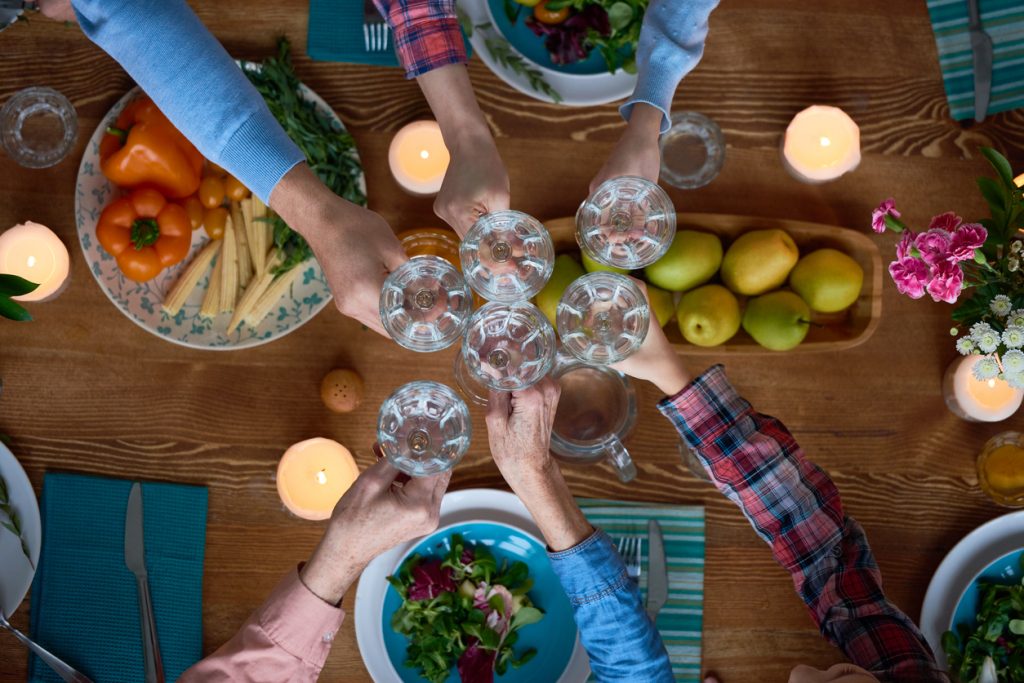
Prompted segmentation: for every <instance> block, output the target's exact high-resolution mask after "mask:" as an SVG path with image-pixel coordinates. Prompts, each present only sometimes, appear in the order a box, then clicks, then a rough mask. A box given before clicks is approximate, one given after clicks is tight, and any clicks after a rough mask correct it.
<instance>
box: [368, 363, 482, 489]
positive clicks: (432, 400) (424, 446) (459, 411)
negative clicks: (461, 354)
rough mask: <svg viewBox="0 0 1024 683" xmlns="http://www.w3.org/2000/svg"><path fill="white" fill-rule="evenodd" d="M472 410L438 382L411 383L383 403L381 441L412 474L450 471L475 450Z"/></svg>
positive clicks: (394, 460) (390, 456) (392, 457)
mask: <svg viewBox="0 0 1024 683" xmlns="http://www.w3.org/2000/svg"><path fill="white" fill-rule="evenodd" d="M471 430H472V424H471V422H470V419H469V408H467V407H466V404H465V402H464V401H463V400H462V399H461V398H459V397H458V396H457V395H456V394H455V392H454V391H452V390H451V389H450V388H449V387H447V386H445V385H444V384H440V383H438V382H427V381H418V382H409V383H408V384H405V385H403V386H401V387H399V388H398V389H397V390H396V391H395V392H394V393H393V394H391V396H389V397H388V398H387V399H386V400H385V401H384V403H383V404H382V405H381V407H380V413H379V415H378V416H377V442H378V443H379V444H380V448H381V451H383V453H384V456H385V457H386V458H387V459H388V462H390V463H391V464H392V465H393V466H394V467H396V468H397V469H399V470H401V471H402V472H405V473H406V474H408V475H409V476H411V477H429V476H431V475H433V474H438V473H440V472H444V471H445V470H450V469H451V468H453V467H455V465H457V464H458V462H459V460H461V459H462V456H463V455H465V453H466V450H467V449H468V448H469V439H470V432H471Z"/></svg>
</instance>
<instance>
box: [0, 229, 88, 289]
mask: <svg viewBox="0 0 1024 683" xmlns="http://www.w3.org/2000/svg"><path fill="white" fill-rule="evenodd" d="M70 267H71V260H70V258H69V257H68V249H67V247H65V246H64V243H63V242H61V241H60V238H59V237H57V235H55V234H54V233H53V231H52V230H50V229H49V228H48V227H46V226H45V225H39V223H32V222H31V221H29V222H28V223H22V224H20V225H15V226H14V227H13V228H11V229H9V230H7V231H6V232H3V233H0V273H3V274H5V275H19V276H21V277H23V278H25V279H26V280H28V281H29V282H34V283H36V284H37V285H39V286H38V287H37V288H36V289H35V290H33V291H31V292H29V293H28V294H23V295H21V296H15V297H11V298H13V299H15V300H17V301H46V300H48V299H54V298H56V297H57V295H59V294H60V293H61V292H62V291H64V285H65V284H66V283H67V281H68V273H69V271H70Z"/></svg>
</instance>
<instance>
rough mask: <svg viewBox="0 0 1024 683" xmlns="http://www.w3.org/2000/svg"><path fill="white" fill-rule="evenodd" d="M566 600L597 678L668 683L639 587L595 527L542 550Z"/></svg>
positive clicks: (668, 668) (669, 672)
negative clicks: (563, 546)
mask: <svg viewBox="0 0 1024 683" xmlns="http://www.w3.org/2000/svg"><path fill="white" fill-rule="evenodd" d="M548 557H549V558H550V560H551V566H552V568H553V569H554V570H555V574H557V575H558V578H559V580H560V581H561V582H562V588H563V589H564V590H565V593H566V595H568V596H569V602H570V603H571V604H572V609H573V614H574V616H575V619H576V626H577V627H578V628H579V631H580V641H581V642H582V643H583V647H584V649H586V651H587V655H589V657H590V668H591V670H592V671H593V672H594V675H595V676H596V677H597V680H599V681H622V682H626V681H635V682H637V683H639V682H641V681H643V682H644V683H662V682H664V683H672V681H674V680H675V678H674V677H673V675H672V664H671V662H669V659H668V653H667V652H666V651H665V645H664V644H663V643H662V642H661V636H660V635H659V634H658V631H657V629H655V628H654V624H652V623H651V620H650V619H649V618H648V617H647V613H646V612H644V609H643V605H642V603H641V601H640V591H639V589H638V588H637V587H636V584H634V583H633V582H632V581H631V580H630V579H629V577H628V576H626V567H625V565H624V564H623V562H622V558H621V557H620V556H619V554H618V552H616V550H615V548H614V547H613V546H612V543H611V541H610V540H609V539H608V536H607V535H605V533H604V532H603V531H601V530H600V529H598V530H597V531H595V532H594V533H593V534H592V535H591V536H590V537H589V538H587V539H586V540H585V541H583V542H582V543H580V544H579V545H577V546H574V547H572V548H569V549H568V550H563V551H561V552H557V553H548Z"/></svg>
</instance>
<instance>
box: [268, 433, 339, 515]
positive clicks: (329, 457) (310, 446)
mask: <svg viewBox="0 0 1024 683" xmlns="http://www.w3.org/2000/svg"><path fill="white" fill-rule="evenodd" d="M358 476H359V468H358V467H357V466H356V463H355V460H354V459H353V458H352V454H351V453H349V451H348V449H347V448H345V447H344V446H342V445H341V444H340V443H338V442H336V441H331V440H330V439H320V438H317V439H309V440H307V441H302V442H300V443H297V444H295V445H294V446H292V447H291V448H289V449H288V450H287V451H285V454H284V456H282V458H281V462H280V463H278V466H277V491H278V494H279V495H280V496H281V501H282V502H283V503H284V505H285V507H287V508H288V509H289V510H290V511H291V512H292V513H294V514H295V515H296V516H298V517H302V518H303V519H314V520H320V519H328V518H329V517H330V516H331V512H332V511H333V510H334V506H335V505H336V504H337V502H338V500H339V499H340V498H341V497H342V496H343V495H344V494H345V492H346V491H347V490H348V489H349V487H350V486H351V485H352V482H354V481H355V480H356V477H358Z"/></svg>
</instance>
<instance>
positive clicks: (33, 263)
mask: <svg viewBox="0 0 1024 683" xmlns="http://www.w3.org/2000/svg"><path fill="white" fill-rule="evenodd" d="M26 265H28V267H29V268H35V267H36V257H35V256H29V257H28V261H27V262H26Z"/></svg>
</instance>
